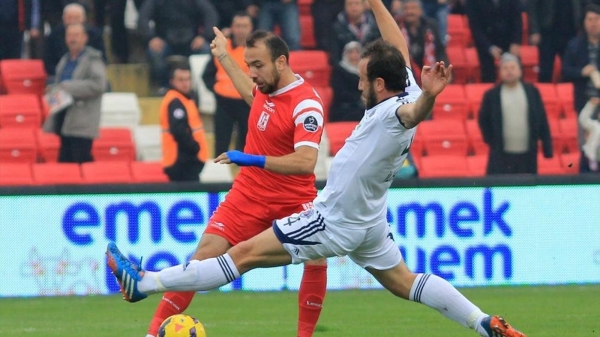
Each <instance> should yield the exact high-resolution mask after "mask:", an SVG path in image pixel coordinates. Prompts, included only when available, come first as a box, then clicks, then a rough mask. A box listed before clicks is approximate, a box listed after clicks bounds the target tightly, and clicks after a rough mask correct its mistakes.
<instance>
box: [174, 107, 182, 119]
mask: <svg viewBox="0 0 600 337" xmlns="http://www.w3.org/2000/svg"><path fill="white" fill-rule="evenodd" d="M183 116H185V111H183V109H175V111H173V117H175V118H177V119H182V118H183Z"/></svg>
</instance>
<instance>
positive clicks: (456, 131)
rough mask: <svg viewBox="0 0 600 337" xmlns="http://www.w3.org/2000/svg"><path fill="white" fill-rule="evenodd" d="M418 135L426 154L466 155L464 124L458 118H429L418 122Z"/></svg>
mask: <svg viewBox="0 0 600 337" xmlns="http://www.w3.org/2000/svg"><path fill="white" fill-rule="evenodd" d="M418 132H419V135H417V137H419V136H422V137H423V140H424V142H425V152H426V153H427V155H428V156H440V155H455V156H463V157H464V156H466V155H467V148H468V147H467V136H466V133H465V126H464V124H463V121H460V120H430V121H424V122H421V124H419V127H418Z"/></svg>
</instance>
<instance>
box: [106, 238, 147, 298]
mask: <svg viewBox="0 0 600 337" xmlns="http://www.w3.org/2000/svg"><path fill="white" fill-rule="evenodd" d="M106 257H107V265H108V267H109V268H110V270H111V271H112V273H113V275H115V277H116V278H117V281H118V282H119V285H120V286H121V293H122V294H123V299H124V300H125V301H127V302H137V301H141V300H143V299H144V298H146V297H147V296H146V295H145V294H143V293H141V292H139V291H138V289H137V283H138V282H139V281H141V280H142V277H143V276H144V271H143V270H142V269H141V267H140V266H137V265H135V264H134V263H132V262H131V261H129V259H127V257H125V255H123V254H121V252H120V251H119V249H118V248H117V245H115V244H114V243H109V244H108V247H107V249H106Z"/></svg>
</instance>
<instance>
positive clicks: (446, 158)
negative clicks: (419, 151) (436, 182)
mask: <svg viewBox="0 0 600 337" xmlns="http://www.w3.org/2000/svg"><path fill="white" fill-rule="evenodd" d="M420 162H421V165H420V167H418V169H419V177H421V178H449V177H467V176H469V174H470V172H469V168H468V166H467V159H466V157H465V156H462V155H441V156H426V157H423V158H421V161H420Z"/></svg>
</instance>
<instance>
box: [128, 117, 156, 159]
mask: <svg viewBox="0 0 600 337" xmlns="http://www.w3.org/2000/svg"><path fill="white" fill-rule="evenodd" d="M134 135H135V149H136V153H137V160H141V161H159V160H161V159H162V142H161V139H162V138H161V137H162V136H161V129H160V125H138V126H137V127H136V128H135V130H134Z"/></svg>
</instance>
